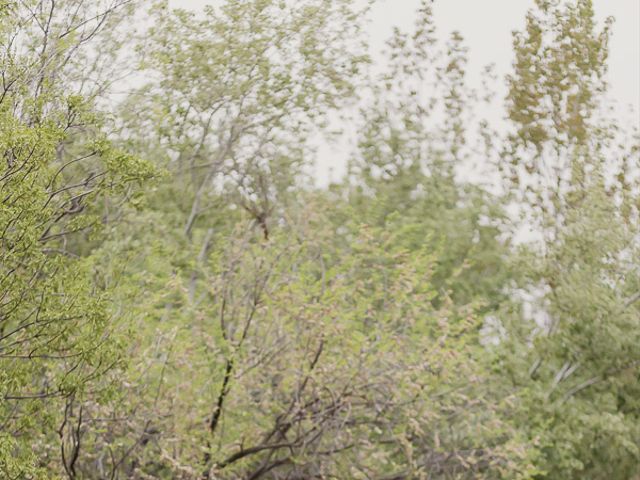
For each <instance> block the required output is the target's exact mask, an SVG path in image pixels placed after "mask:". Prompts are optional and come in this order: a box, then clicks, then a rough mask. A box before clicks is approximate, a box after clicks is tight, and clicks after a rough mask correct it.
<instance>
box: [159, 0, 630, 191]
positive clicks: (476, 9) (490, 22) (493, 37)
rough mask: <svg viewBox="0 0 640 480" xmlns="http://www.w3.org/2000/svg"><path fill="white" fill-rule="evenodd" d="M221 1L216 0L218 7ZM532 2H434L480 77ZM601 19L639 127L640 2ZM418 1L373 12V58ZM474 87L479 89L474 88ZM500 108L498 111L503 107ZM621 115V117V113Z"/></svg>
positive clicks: (603, 7) (184, 2) (619, 2)
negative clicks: (607, 25) (610, 23)
mask: <svg viewBox="0 0 640 480" xmlns="http://www.w3.org/2000/svg"><path fill="white" fill-rule="evenodd" d="M219 1H220V0H214V2H215V3H219ZM207 3H211V2H210V1H207V0H171V5H172V6H174V7H181V8H189V9H196V10H197V9H199V8H201V7H202V6H203V5H206V4H207ZM533 3H534V2H533V0H435V1H434V3H433V5H434V15H435V21H436V26H437V28H438V30H439V32H440V34H441V35H446V34H448V33H449V32H451V31H453V30H458V31H460V32H461V33H462V35H463V36H464V38H465V40H466V44H467V46H468V47H469V74H470V79H471V81H472V83H473V78H474V77H475V78H477V76H476V75H474V72H476V73H478V72H480V70H481V69H482V67H483V66H484V65H488V64H490V63H493V64H495V66H496V73H498V74H499V75H500V76H503V75H504V74H505V73H506V72H508V71H509V67H510V64H511V61H512V58H513V57H512V50H511V38H512V37H511V32H512V31H513V30H516V29H518V30H519V29H521V28H522V27H523V26H524V18H525V14H526V12H527V10H528V8H529V7H531V6H532V5H533ZM593 3H594V8H595V10H596V15H597V17H598V19H600V20H604V19H605V18H606V17H608V16H613V17H614V18H615V20H616V21H615V24H614V27H613V38H612V41H611V51H610V59H609V66H610V69H609V82H610V85H611V97H612V98H613V99H615V100H616V101H617V102H618V103H619V104H620V105H621V108H620V111H621V112H623V111H628V110H626V109H623V108H622V107H626V106H629V105H630V106H632V107H633V109H634V111H635V113H634V114H633V115H631V114H628V113H627V114H626V115H625V117H626V119H625V121H629V119H630V121H632V122H636V124H637V125H638V126H639V127H640V114H639V113H638V112H640V0H594V2H593ZM419 5H420V0H378V2H377V5H376V6H375V7H374V10H373V12H372V21H371V23H370V25H369V35H370V41H371V47H372V55H373V58H374V60H376V53H377V52H380V51H381V49H382V48H383V46H384V42H385V40H386V39H387V38H388V37H389V35H390V33H391V30H392V28H393V27H394V26H398V27H400V28H401V29H403V30H408V29H410V28H412V25H413V21H414V18H415V15H414V13H415V11H416V9H417V8H418V6H419ZM472 86H479V85H473V84H472ZM501 108H502V106H501V105H496V109H501ZM621 115H622V113H621ZM320 163H321V164H320V165H319V166H318V175H320V176H321V177H324V178H323V179H322V180H324V181H322V182H321V183H325V181H326V180H328V175H329V170H332V171H334V173H333V175H339V174H340V173H341V171H342V167H343V164H344V157H342V156H341V154H340V153H339V152H336V151H335V150H333V153H331V151H330V150H329V149H328V148H323V149H322V150H321V153H320Z"/></svg>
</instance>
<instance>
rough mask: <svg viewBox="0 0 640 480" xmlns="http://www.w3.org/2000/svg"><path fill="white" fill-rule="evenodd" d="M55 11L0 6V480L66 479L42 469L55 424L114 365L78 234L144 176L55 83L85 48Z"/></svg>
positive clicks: (87, 253)
mask: <svg viewBox="0 0 640 480" xmlns="http://www.w3.org/2000/svg"><path fill="white" fill-rule="evenodd" d="M53 6H54V4H52V5H51V7H52V8H51V9H50V10H48V11H47V12H44V10H41V9H40V10H39V9H38V8H39V5H38V4H37V2H24V3H21V4H18V3H17V2H9V3H7V4H6V5H3V7H2V9H3V11H2V17H0V21H1V22H2V28H1V33H2V40H1V41H2V57H1V62H2V63H1V64H0V68H1V70H2V79H3V84H2V88H3V90H2V93H1V100H0V152H2V165H1V166H0V190H1V192H2V200H1V201H2V207H1V209H0V232H1V233H0V292H2V293H1V294H0V422H2V425H3V427H2V434H1V435H0V437H1V439H0V444H1V445H2V446H1V447H0V476H2V477H3V478H40V477H43V478H44V476H47V475H48V473H50V474H52V475H55V474H56V473H61V472H63V471H64V470H65V469H73V463H70V462H72V457H69V451H66V454H67V458H66V460H65V463H64V468H63V465H60V466H58V465H59V464H58V462H55V463H51V464H50V463H49V462H50V458H49V455H51V454H52V453H53V452H52V451H51V446H53V444H52V443H50V442H52V441H54V442H55V440H54V439H55V438H57V437H58V436H60V437H63V438H64V436H65V435H66V430H65V428H66V425H65V423H64V421H63V420H62V417H61V416H60V414H61V413H62V411H63V410H64V411H65V412H66V411H67V410H66V409H65V405H66V406H67V408H71V407H70V405H71V404H72V403H73V402H74V400H75V399H76V398H92V399H93V400H96V399H100V397H101V395H102V394H103V393H106V390H105V391H104V392H103V390H104V387H106V386H107V385H105V386H104V387H103V386H100V387H97V385H98V383H97V380H98V379H100V378H102V377H103V376H105V375H106V373H107V372H108V371H109V370H110V369H112V368H114V367H115V366H117V365H118V364H119V363H120V356H119V351H120V345H119V341H118V339H117V337H114V336H113V335H112V333H113V325H112V324H111V321H112V319H113V315H112V308H111V306H110V304H109V302H108V300H109V292H108V290H107V289H106V288H104V287H103V286H102V285H100V281H99V279H98V276H99V275H98V272H95V271H94V263H95V258H94V257H93V256H92V254H91V250H92V248H88V247H89V246H90V245H95V243H96V240H91V241H90V242H89V243H88V244H87V240H88V238H87V236H86V234H88V233H95V232H97V228H96V227H97V225H98V224H100V223H105V222H106V221H107V218H108V217H103V218H102V219H101V215H100V213H101V212H100V208H99V204H100V203H101V202H108V201H110V200H111V199H117V198H118V197H120V196H122V194H123V193H124V192H125V191H127V190H129V187H128V185H129V184H130V183H131V182H134V181H136V182H137V181H140V180H143V179H146V178H148V177H149V176H150V175H151V174H152V173H153V171H154V169H153V167H152V166H151V165H150V164H148V163H146V162H144V161H142V160H140V159H138V158H136V157H134V156H132V155H129V154H127V153H124V152H122V151H120V150H118V149H117V148H116V147H115V146H114V145H113V144H112V143H111V142H110V141H109V140H108V139H107V138H106V136H105V135H104V134H102V133H100V130H101V128H102V126H103V123H102V122H101V120H100V117H99V116H98V115H97V114H96V113H95V112H94V110H93V109H92V107H91V104H90V103H89V102H87V101H85V100H84V99H83V98H82V96H81V95H79V94H77V93H74V92H73V89H72V86H71V85H69V84H65V83H63V82H62V81H61V80H60V79H61V78H62V77H64V73H65V67H66V65H67V62H68V61H69V57H70V56H71V55H72V54H73V52H74V50H75V49H77V48H79V47H80V46H81V42H82V38H83V37H82V35H80V36H79V37H78V36H77V35H73V34H71V33H69V36H70V37H73V38H66V37H65V32H71V30H73V29H74V28H75V27H76V24H74V23H71V24H67V23H66V21H67V19H65V18H63V17H60V16H58V15H59V14H61V13H62V12H65V11H66V9H68V8H73V7H78V10H77V12H76V13H77V14H78V18H77V19H76V21H77V22H79V23H81V22H83V21H84V20H86V19H87V18H86V17H83V16H82V15H81V10H82V8H83V6H82V2H61V4H59V5H57V8H59V9H60V10H55V9H54V8H53ZM85 7H86V6H85ZM31 9H34V10H31ZM34 12H35V13H34ZM94 27H95V25H94ZM80 32H83V33H84V31H83V29H80ZM80 32H78V34H79V33H80ZM45 39H46V40H45ZM54 40H55V41H57V44H56V45H53V46H50V45H49V44H48V42H53V41H54ZM40 45H42V48H36V47H39V46H40ZM49 46H50V48H49ZM65 418H66V415H65ZM60 422H63V423H62V426H60ZM58 431H59V435H58V433H57V432H58ZM56 450H58V449H56ZM32 451H33V456H31V452H32ZM63 452H64V450H63ZM55 455H57V452H56V453H55ZM35 466H42V467H49V466H50V467H51V469H50V470H48V473H47V471H45V470H42V469H38V468H35Z"/></svg>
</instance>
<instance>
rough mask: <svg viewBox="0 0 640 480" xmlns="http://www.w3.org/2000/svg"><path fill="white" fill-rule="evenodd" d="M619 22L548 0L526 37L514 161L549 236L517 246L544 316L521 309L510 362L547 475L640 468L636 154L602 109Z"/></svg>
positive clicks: (518, 79)
mask: <svg viewBox="0 0 640 480" xmlns="http://www.w3.org/2000/svg"><path fill="white" fill-rule="evenodd" d="M608 26H609V22H607V24H606V25H605V28H604V30H603V31H602V32H598V31H597V29H596V27H595V24H594V19H593V10H592V5H591V2H589V1H578V2H576V4H575V5H568V6H561V5H556V4H555V3H553V2H538V6H537V8H536V9H534V11H532V12H531V13H530V14H529V16H528V18H527V30H526V33H524V34H517V35H516V41H515V47H516V63H515V66H516V72H515V75H514V76H513V77H512V78H511V80H510V82H511V86H512V88H511V93H510V96H509V104H510V112H511V118H512V120H514V123H515V127H516V129H517V133H518V136H517V137H514V138H512V139H511V141H510V145H511V146H512V149H511V152H512V153H513V156H511V155H506V156H505V163H507V162H511V167H514V166H515V168H505V171H510V172H511V175H514V177H512V178H513V179H515V180H517V181H516V182H515V186H514V188H515V189H516V190H519V191H520V192H524V198H528V199H529V202H528V203H527V204H526V206H525V211H524V213H525V215H528V216H529V218H530V219H533V221H534V222H535V223H536V224H537V225H540V226H541V233H542V241H541V242H540V244H534V245H532V246H531V248H529V249H527V250H523V252H522V254H521V255H520V256H519V257H516V262H517V268H518V270H519V271H520V272H522V273H523V274H524V276H523V279H522V281H521V282H520V284H519V287H520V288H522V289H524V291H529V292H530V293H531V294H533V295H534V300H533V301H532V302H531V303H530V308H532V309H533V318H529V319H528V321H526V322H524V323H523V321H522V318H521V316H520V314H519V312H513V313H512V319H511V320H510V322H511V323H510V326H509V327H508V328H507V330H508V333H507V337H508V339H507V341H505V342H504V345H503V348H501V349H500V351H501V353H500V360H499V361H500V364H501V367H500V371H501V372H503V373H504V372H506V373H508V375H509V377H510V378H511V381H512V382H513V386H514V387H515V388H516V389H517V391H519V393H518V395H519V397H520V398H521V400H520V401H521V405H519V407H518V409H517V410H518V411H519V412H520V413H519V415H522V416H523V420H522V424H523V426H524V425H526V429H528V430H529V432H530V433H529V435H530V436H531V438H536V439H538V440H539V442H540V443H539V445H538V446H537V447H536V448H537V449H538V450H539V451H540V454H541V455H540V457H539V459H538V462H537V464H538V466H539V468H540V470H541V472H542V475H540V478H543V477H544V478H634V475H638V465H640V456H639V454H640V452H639V451H638V448H637V446H638V445H639V444H640V436H639V433H640V430H639V422H638V420H639V417H638V414H639V413H640V411H639V410H638V403H637V398H638V379H639V377H638V365H639V362H640V350H639V349H638V345H639V343H638V340H639V339H638V331H639V328H638V327H640V324H639V323H638V319H639V318H640V316H639V315H638V313H639V311H638V305H637V299H638V295H637V292H638V282H639V277H638V271H637V265H638V261H639V259H638V246H639V245H638V231H639V230H640V229H639V224H638V203H637V202H638V197H637V195H638V178H637V168H638V159H637V147H634V148H633V149H632V150H631V152H625V151H621V150H620V149H619V148H615V147H614V146H613V145H615V142H614V141H612V140H614V139H616V138H617V137H618V136H619V134H618V133H617V132H616V129H615V127H613V126H609V125H607V124H606V123H605V122H604V121H602V120H601V119H600V117H599V116H598V112H599V109H598V104H599V102H600V101H601V98H600V97H601V93H602V91H603V88H604V84H603V79H602V76H603V73H604V72H605V70H606V64H605V63H604V60H605V59H606V56H607V38H608V28H609V27H608ZM548 35H549V36H551V37H552V38H553V41H552V43H551V44H550V45H551V46H546V47H545V45H547V43H546V42H547V41H548V39H546V36H548ZM543 37H544V38H543ZM542 75H544V78H543V77H542ZM549 100H551V101H549ZM529 146H533V147H535V148H534V152H533V153H532V154H527V147H529ZM516 152H517V153H516ZM634 152H635V153H634ZM634 164H635V165H634ZM521 167H524V168H521ZM516 193H518V192H517V191H516ZM516 198H518V197H517V196H516ZM519 198H522V197H519ZM507 318H508V317H507ZM524 418H526V421H525V420H524Z"/></svg>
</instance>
